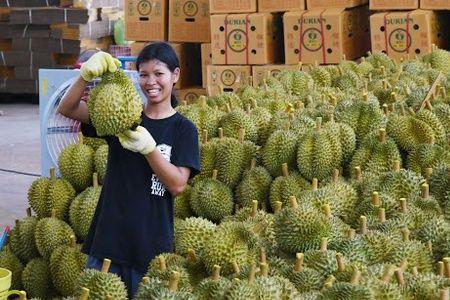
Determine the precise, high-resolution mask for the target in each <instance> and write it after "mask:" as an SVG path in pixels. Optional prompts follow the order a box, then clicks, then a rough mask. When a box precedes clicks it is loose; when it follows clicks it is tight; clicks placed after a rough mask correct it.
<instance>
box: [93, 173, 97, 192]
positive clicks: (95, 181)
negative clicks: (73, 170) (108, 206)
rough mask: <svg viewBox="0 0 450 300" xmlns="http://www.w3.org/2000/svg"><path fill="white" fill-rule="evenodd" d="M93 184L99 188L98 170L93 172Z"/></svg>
mask: <svg viewBox="0 0 450 300" xmlns="http://www.w3.org/2000/svg"><path fill="white" fill-rule="evenodd" d="M92 186H93V187H94V188H98V174H97V172H94V173H93V174H92Z"/></svg>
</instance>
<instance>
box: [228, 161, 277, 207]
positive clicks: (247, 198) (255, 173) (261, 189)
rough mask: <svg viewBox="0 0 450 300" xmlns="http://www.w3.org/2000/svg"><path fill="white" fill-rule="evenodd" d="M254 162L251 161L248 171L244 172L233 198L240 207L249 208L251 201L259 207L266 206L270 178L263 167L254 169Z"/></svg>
mask: <svg viewBox="0 0 450 300" xmlns="http://www.w3.org/2000/svg"><path fill="white" fill-rule="evenodd" d="M255 164H256V161H255V160H253V161H252V165H251V167H250V170H246V171H245V172H244V174H243V176H242V180H241V182H240V183H239V184H238V185H237V187H236V191H235V196H236V203H237V204H239V205H240V206H242V207H249V206H251V205H252V201H253V200H257V201H258V202H259V203H260V205H267V203H268V195H269V192H270V185H271V183H272V177H271V176H270V174H269V172H268V171H267V170H266V169H265V168H263V167H259V166H258V167H256V166H255Z"/></svg>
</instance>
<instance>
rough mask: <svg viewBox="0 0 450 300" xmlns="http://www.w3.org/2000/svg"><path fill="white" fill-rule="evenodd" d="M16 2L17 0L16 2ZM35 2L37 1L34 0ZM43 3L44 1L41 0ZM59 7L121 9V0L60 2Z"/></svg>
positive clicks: (72, 0)
mask: <svg viewBox="0 0 450 300" xmlns="http://www.w3.org/2000/svg"><path fill="white" fill-rule="evenodd" d="M16 1H18V0H16ZM35 1H37V0H35ZM43 1H45V0H43ZM59 6H61V7H70V6H73V7H78V8H105V7H120V8H122V9H123V1H122V0H60V3H59Z"/></svg>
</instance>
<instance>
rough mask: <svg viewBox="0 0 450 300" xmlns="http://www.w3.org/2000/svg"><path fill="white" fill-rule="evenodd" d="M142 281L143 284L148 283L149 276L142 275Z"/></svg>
mask: <svg viewBox="0 0 450 300" xmlns="http://www.w3.org/2000/svg"><path fill="white" fill-rule="evenodd" d="M142 283H143V284H149V283H150V277H147V276H144V277H142Z"/></svg>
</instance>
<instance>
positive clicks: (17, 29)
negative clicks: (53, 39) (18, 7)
mask: <svg viewBox="0 0 450 300" xmlns="http://www.w3.org/2000/svg"><path fill="white" fill-rule="evenodd" d="M19 37H21V38H48V37H50V27H49V26H48V25H10V24H1V23H0V39H7V38H19Z"/></svg>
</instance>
